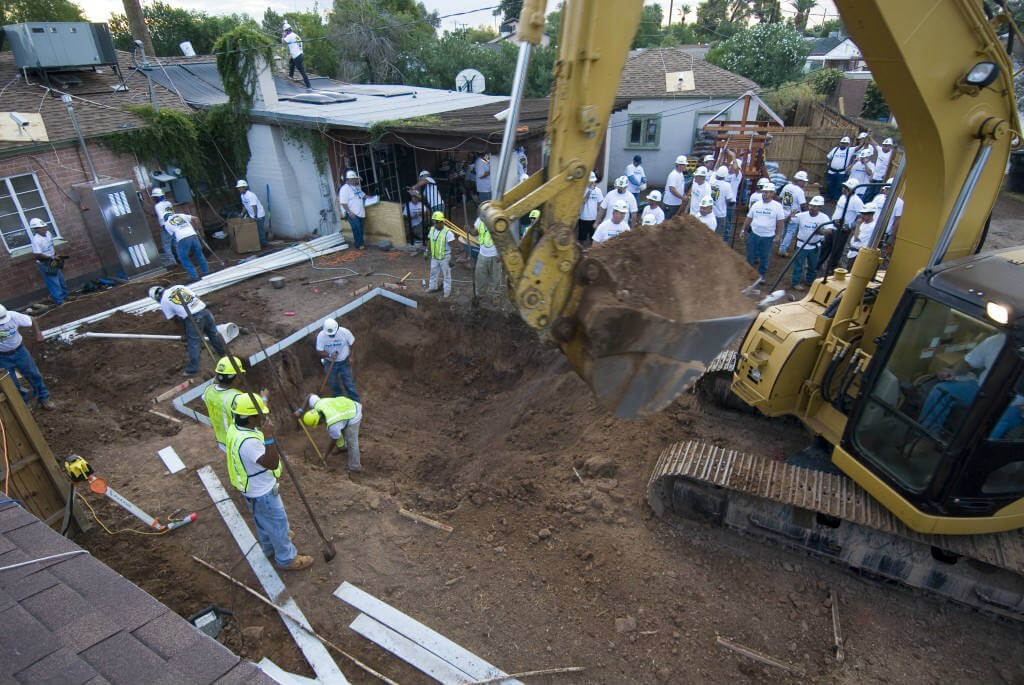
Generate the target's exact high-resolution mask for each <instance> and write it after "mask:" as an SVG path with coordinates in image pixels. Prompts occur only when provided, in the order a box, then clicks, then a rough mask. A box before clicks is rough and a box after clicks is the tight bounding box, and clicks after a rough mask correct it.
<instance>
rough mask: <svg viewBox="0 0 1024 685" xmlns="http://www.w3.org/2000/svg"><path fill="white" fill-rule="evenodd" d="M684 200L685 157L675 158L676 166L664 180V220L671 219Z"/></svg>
mask: <svg viewBox="0 0 1024 685" xmlns="http://www.w3.org/2000/svg"><path fill="white" fill-rule="evenodd" d="M685 199H686V155H679V156H678V157H676V165H675V167H674V168H673V169H672V171H670V172H668V178H667V179H665V218H666V219H671V218H672V217H674V216H675V215H676V212H678V211H679V208H680V207H682V206H683V200H685Z"/></svg>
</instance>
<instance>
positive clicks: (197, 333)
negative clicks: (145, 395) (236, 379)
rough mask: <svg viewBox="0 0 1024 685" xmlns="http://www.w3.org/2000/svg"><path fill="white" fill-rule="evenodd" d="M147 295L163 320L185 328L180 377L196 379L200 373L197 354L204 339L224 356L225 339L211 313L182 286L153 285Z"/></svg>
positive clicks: (193, 294)
mask: <svg viewBox="0 0 1024 685" xmlns="http://www.w3.org/2000/svg"><path fill="white" fill-rule="evenodd" d="M149 296H150V297H151V298H153V299H154V300H155V301H156V302H158V303H159V304H160V311H161V312H162V313H163V315H164V318H165V319H168V320H170V319H180V320H181V325H182V326H183V327H184V328H185V354H186V355H187V361H186V362H185V368H184V370H183V371H182V372H181V375H182V376H195V375H196V374H197V373H199V355H200V350H201V347H202V345H203V344H204V343H203V338H204V337H205V338H206V339H207V340H208V341H209V343H210V347H212V348H213V350H214V351H215V352H216V353H217V357H218V358H219V357H223V356H224V355H226V354H227V349H225V347H224V339H223V338H222V337H221V336H220V331H218V330H217V322H216V321H215V320H214V318H213V314H212V313H211V312H210V309H209V308H208V307H207V306H206V303H205V302H203V301H202V300H201V299H199V296H198V295H196V294H195V293H194V292H193V291H192V290H191V289H189V288H186V287H185V286H183V285H172V286H168V287H167V288H162V287H160V286H158V285H154V286H153V287H151V288H150V289H149ZM207 349H209V347H208V348H207ZM215 363H216V362H215Z"/></svg>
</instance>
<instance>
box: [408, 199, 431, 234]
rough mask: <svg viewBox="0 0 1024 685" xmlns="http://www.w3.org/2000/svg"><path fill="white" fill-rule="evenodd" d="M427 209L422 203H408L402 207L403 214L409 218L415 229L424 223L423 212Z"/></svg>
mask: <svg viewBox="0 0 1024 685" xmlns="http://www.w3.org/2000/svg"><path fill="white" fill-rule="evenodd" d="M425 211H426V208H425V207H424V206H423V203H422V202H412V201H409V202H406V203H405V206H404V207H402V214H404V215H405V216H407V217H409V223H410V224H412V226H413V227H414V228H415V227H416V226H419V225H420V224H422V223H423V212H425Z"/></svg>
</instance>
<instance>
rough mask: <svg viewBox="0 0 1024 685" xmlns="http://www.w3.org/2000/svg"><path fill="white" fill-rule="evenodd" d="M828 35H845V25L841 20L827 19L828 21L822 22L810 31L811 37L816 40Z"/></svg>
mask: <svg viewBox="0 0 1024 685" xmlns="http://www.w3.org/2000/svg"><path fill="white" fill-rule="evenodd" d="M830 33H838V34H839V35H841V36H845V35H847V33H846V25H845V24H844V23H843V20H842V19H829V20H828V21H823V22H821V23H820V24H818V25H817V26H815V27H814V30H813V31H812V35H815V36H817V37H818V38H825V37H826V36H828V34H830Z"/></svg>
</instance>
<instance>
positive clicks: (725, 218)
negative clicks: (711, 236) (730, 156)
mask: <svg viewBox="0 0 1024 685" xmlns="http://www.w3.org/2000/svg"><path fill="white" fill-rule="evenodd" d="M711 199H712V200H714V202H715V208H714V209H715V223H716V224H717V226H718V232H719V233H722V232H725V231H727V230H728V231H729V232H730V233H731V232H732V231H731V229H732V226H730V225H729V221H730V218H731V216H732V211H731V209H730V207H731V206H732V205H735V204H736V195H735V194H733V191H732V184H731V183H730V182H729V169H728V168H726V167H725V166H724V165H723V166H720V167H718V168H717V169H715V177H714V178H713V179H711ZM730 237H731V236H730Z"/></svg>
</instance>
